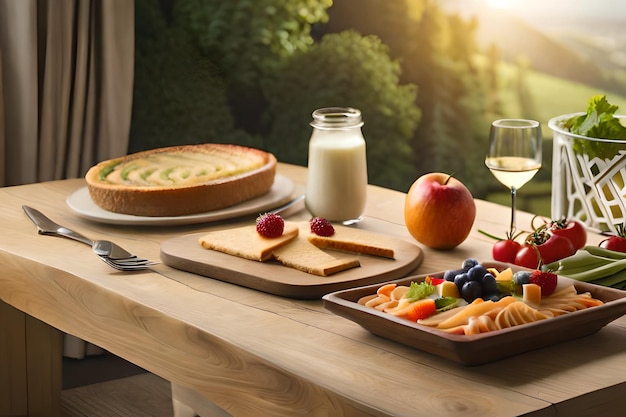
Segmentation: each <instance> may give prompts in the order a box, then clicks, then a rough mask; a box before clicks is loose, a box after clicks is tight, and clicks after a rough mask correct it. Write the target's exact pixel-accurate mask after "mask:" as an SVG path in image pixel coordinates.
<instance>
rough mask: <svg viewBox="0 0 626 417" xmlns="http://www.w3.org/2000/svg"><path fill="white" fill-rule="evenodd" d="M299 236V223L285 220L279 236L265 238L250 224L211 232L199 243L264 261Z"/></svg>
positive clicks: (231, 253)
mask: <svg viewBox="0 0 626 417" xmlns="http://www.w3.org/2000/svg"><path fill="white" fill-rule="evenodd" d="M297 236H298V225H297V224H296V223H289V222H285V230H284V232H283V235H282V236H280V237H277V238H271V239H268V238H265V237H263V236H261V235H260V234H258V233H257V231H256V226H255V225H250V226H243V227H238V228H235V229H226V230H216V231H213V232H209V233H207V234H206V235H204V236H202V237H201V238H200V239H199V243H200V245H202V247H204V248H206V249H213V250H216V251H219V252H224V253H228V254H229V255H235V256H239V257H241V258H246V259H251V260H254V261H261V262H263V261H267V260H269V259H271V258H272V253H273V251H274V250H276V248H278V247H280V246H283V245H285V244H287V243H289V242H290V241H292V240H295V239H296V237H297Z"/></svg>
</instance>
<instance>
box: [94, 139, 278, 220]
mask: <svg viewBox="0 0 626 417" xmlns="http://www.w3.org/2000/svg"><path fill="white" fill-rule="evenodd" d="M276 164H277V161H276V157H275V156H274V155H272V154H271V153H268V152H265V151H262V150H259V149H255V148H249V147H245V146H239V145H227V144H213V143H209V144H202V145H184V146H171V147H166V148H158V149H152V150H148V151H143V152H138V153H134V154H130V155H127V156H124V157H121V158H115V159H110V160H107V161H103V162H100V163H99V164H97V165H95V166H93V167H92V168H90V169H89V171H87V174H86V175H85V179H86V181H87V186H88V189H89V195H90V196H91V199H92V200H93V201H94V203H96V204H97V205H98V206H100V207H101V208H103V209H105V210H108V211H112V212H115V213H123V214H132V215H137V216H151V217H164V216H182V215H189V214H196V213H204V212H207V211H212V210H219V209H223V208H226V207H230V206H233V205H235V204H239V203H242V202H244V201H247V200H250V199H252V198H254V197H258V196H260V195H262V194H264V193H266V192H268V191H269V189H270V188H271V187H272V184H273V183H274V177H275V175H276Z"/></svg>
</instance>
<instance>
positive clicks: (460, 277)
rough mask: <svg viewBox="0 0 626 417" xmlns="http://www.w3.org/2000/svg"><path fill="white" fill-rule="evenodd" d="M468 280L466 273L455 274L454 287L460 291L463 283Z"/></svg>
mask: <svg viewBox="0 0 626 417" xmlns="http://www.w3.org/2000/svg"><path fill="white" fill-rule="evenodd" d="M468 280H469V278H468V276H467V273H466V272H463V273H461V274H458V275H457V276H455V277H454V284H455V285H456V287H457V288H458V289H459V292H460V291H461V289H462V288H463V285H465V283H466V282H467V281H468Z"/></svg>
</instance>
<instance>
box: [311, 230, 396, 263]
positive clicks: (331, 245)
mask: <svg viewBox="0 0 626 417" xmlns="http://www.w3.org/2000/svg"><path fill="white" fill-rule="evenodd" d="M333 227H334V228H335V234H334V235H332V236H318V235H316V234H314V233H308V240H309V242H311V243H312V244H313V245H315V246H317V247H318V248H321V249H333V250H338V251H343V252H355V253H362V254H365V255H374V256H380V257H383V258H390V259H394V251H393V244H392V243H391V240H390V239H389V238H387V237H385V236H382V235H380V234H377V233H373V232H370V231H368V230H363V229H355V228H352V227H347V226H341V225H333ZM301 233H302V231H301Z"/></svg>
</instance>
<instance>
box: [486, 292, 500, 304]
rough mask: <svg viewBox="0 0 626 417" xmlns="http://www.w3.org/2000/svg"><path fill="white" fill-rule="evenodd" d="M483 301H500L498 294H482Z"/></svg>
mask: <svg viewBox="0 0 626 417" xmlns="http://www.w3.org/2000/svg"><path fill="white" fill-rule="evenodd" d="M483 300H485V301H493V302H494V303H495V302H496V301H500V294H498V293H493V294H483Z"/></svg>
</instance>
